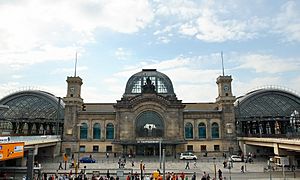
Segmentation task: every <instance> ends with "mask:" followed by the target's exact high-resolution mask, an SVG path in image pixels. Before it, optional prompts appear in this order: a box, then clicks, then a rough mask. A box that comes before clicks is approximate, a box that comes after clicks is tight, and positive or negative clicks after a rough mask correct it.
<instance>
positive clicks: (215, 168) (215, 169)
mask: <svg viewBox="0 0 300 180" xmlns="http://www.w3.org/2000/svg"><path fill="white" fill-rule="evenodd" d="M213 160H214V171H215V179H217V167H216V158H215V157H214V158H213Z"/></svg>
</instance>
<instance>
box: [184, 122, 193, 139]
mask: <svg viewBox="0 0 300 180" xmlns="http://www.w3.org/2000/svg"><path fill="white" fill-rule="evenodd" d="M185 138H187V139H190V138H193V125H192V123H186V124H185Z"/></svg>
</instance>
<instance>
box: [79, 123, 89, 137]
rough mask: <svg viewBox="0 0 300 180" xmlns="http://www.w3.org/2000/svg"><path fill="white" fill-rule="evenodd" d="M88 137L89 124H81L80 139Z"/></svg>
mask: <svg viewBox="0 0 300 180" xmlns="http://www.w3.org/2000/svg"><path fill="white" fill-rule="evenodd" d="M87 136H88V125H87V123H81V126H80V139H87Z"/></svg>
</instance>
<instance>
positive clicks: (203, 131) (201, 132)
mask: <svg viewBox="0 0 300 180" xmlns="http://www.w3.org/2000/svg"><path fill="white" fill-rule="evenodd" d="M198 132H199V139H205V138H206V125H205V124H204V123H203V122H202V123H199V125H198Z"/></svg>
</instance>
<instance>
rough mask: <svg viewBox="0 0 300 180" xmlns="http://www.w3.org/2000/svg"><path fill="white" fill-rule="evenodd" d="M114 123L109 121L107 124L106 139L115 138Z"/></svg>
mask: <svg viewBox="0 0 300 180" xmlns="http://www.w3.org/2000/svg"><path fill="white" fill-rule="evenodd" d="M114 131H115V129H114V125H113V124H112V123H108V124H107V125H106V139H114Z"/></svg>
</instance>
